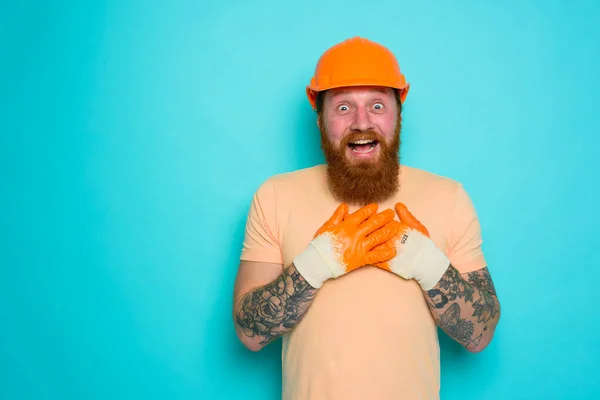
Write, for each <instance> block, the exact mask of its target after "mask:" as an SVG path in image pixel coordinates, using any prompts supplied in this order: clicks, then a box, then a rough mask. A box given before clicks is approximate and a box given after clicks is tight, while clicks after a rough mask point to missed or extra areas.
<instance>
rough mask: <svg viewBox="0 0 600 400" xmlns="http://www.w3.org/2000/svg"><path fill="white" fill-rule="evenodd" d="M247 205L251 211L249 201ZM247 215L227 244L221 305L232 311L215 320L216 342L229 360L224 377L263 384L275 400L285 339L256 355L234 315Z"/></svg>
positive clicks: (236, 220)
mask: <svg viewBox="0 0 600 400" xmlns="http://www.w3.org/2000/svg"><path fill="white" fill-rule="evenodd" d="M249 198H251V197H249ZM247 204H248V207H249V205H250V201H249V200H248V202H247ZM247 213H248V208H247V207H240V208H239V209H238V210H236V212H235V214H234V215H232V221H233V222H232V224H231V229H230V233H231V235H230V236H229V238H227V240H226V241H225V242H229V247H228V248H229V249H231V251H229V252H227V255H226V259H225V260H223V261H224V264H223V265H224V267H225V268H224V269H225V273H224V275H225V276H224V277H223V278H224V279H223V283H222V284H220V287H221V288H220V291H219V295H218V297H219V299H218V300H217V304H224V303H228V307H227V312H226V313H220V315H218V316H216V315H215V316H213V318H214V319H216V320H219V321H220V323H219V324H218V325H216V326H219V325H220V327H221V329H219V332H220V334H218V336H220V337H218V338H216V339H217V341H221V342H222V344H223V345H222V346H221V349H222V350H223V352H222V353H221V349H219V354H220V357H224V358H225V360H222V361H223V362H222V363H220V364H221V365H223V366H226V370H225V371H223V372H224V374H229V375H231V374H232V371H235V374H236V375H237V374H239V375H237V377H236V380H235V381H236V382H238V383H239V384H240V385H242V386H244V385H250V386H252V385H255V384H258V383H260V385H259V386H260V388H261V393H263V394H264V398H269V399H270V398H273V399H275V398H278V397H280V396H281V339H279V340H276V341H275V342H273V343H270V344H269V345H268V346H266V347H264V348H263V349H262V350H261V351H259V352H256V353H255V352H252V351H250V350H248V349H246V347H244V345H243V344H242V343H241V342H240V341H239V340H238V338H237V336H236V333H235V327H234V322H233V316H232V314H231V312H230V310H232V307H233V286H234V282H235V277H236V274H237V270H238V265H239V262H240V260H239V255H240V252H241V249H242V244H243V240H244V232H245V228H246V218H247ZM223 309H224V308H221V307H219V308H214V310H215V312H217V311H222V310H223ZM205 353H206V354H209V355H210V354H214V353H215V347H213V346H209V347H208V348H206V349H205ZM224 376H225V375H224ZM229 390H232V388H229ZM233 390H235V389H233ZM215 395H217V393H215ZM218 395H219V396H221V395H222V394H220V393H219V394H218ZM215 398H218V397H215Z"/></svg>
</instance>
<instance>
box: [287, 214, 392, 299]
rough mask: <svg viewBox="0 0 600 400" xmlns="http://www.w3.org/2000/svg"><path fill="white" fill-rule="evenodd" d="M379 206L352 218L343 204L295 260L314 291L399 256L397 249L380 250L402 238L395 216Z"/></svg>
mask: <svg viewBox="0 0 600 400" xmlns="http://www.w3.org/2000/svg"><path fill="white" fill-rule="evenodd" d="M376 211H377V205H376V204H369V205H367V206H364V207H362V208H361V209H359V210H357V211H356V212H354V213H353V214H350V215H348V206H347V205H346V204H341V205H340V206H339V207H338V208H337V209H336V210H335V212H334V213H333V215H332V216H331V218H329V220H328V221H327V222H325V224H323V226H322V227H321V228H320V229H319V230H318V231H317V233H316V234H315V237H314V239H313V240H312V241H311V242H310V243H309V245H308V247H307V248H306V250H305V251H303V252H302V253H301V254H300V255H298V256H297V257H296V258H295V259H294V266H295V267H296V269H297V270H298V271H299V272H300V274H302V276H303V277H304V279H306V281H307V282H308V283H309V284H310V285H311V286H312V287H314V288H320V287H321V286H322V285H323V283H324V282H325V281H326V280H328V279H331V278H337V277H339V276H341V275H344V274H346V273H348V272H350V271H353V270H355V269H357V268H359V267H362V266H363V265H374V264H376V263H379V262H383V261H387V260H390V259H391V258H392V257H394V256H395V255H396V249H395V248H393V247H384V248H378V246H379V245H381V244H383V243H385V242H387V241H389V240H390V239H391V238H393V237H394V236H396V235H397V234H398V229H399V227H398V225H397V224H393V223H392V222H393V221H392V220H393V219H394V212H393V211H392V210H385V211H382V212H381V213H379V214H375V213H376Z"/></svg>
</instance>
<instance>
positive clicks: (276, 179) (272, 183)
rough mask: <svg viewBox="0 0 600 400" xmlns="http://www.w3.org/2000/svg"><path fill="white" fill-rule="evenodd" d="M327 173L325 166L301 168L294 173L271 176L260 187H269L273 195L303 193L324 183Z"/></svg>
mask: <svg viewBox="0 0 600 400" xmlns="http://www.w3.org/2000/svg"><path fill="white" fill-rule="evenodd" d="M326 180H327V173H326V166H325V165H316V166H314V167H309V168H303V169H299V170H296V171H291V172H285V173H281V174H276V175H272V176H271V177H269V178H268V179H267V180H266V181H265V182H263V183H262V185H261V187H269V188H270V189H271V190H272V191H273V192H275V193H278V194H279V193H294V192H296V191H305V190H307V189H310V188H311V187H316V186H318V185H322V184H324V183H326Z"/></svg>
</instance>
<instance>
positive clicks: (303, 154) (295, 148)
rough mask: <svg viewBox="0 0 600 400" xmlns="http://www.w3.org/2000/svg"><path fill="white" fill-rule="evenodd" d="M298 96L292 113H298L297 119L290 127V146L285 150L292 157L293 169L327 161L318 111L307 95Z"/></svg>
mask: <svg viewBox="0 0 600 400" xmlns="http://www.w3.org/2000/svg"><path fill="white" fill-rule="evenodd" d="M298 97H299V98H298V99H297V101H295V102H294V104H293V107H294V109H293V113H291V115H296V116H297V117H296V118H297V119H296V121H294V123H293V124H292V125H291V128H290V129H292V135H291V138H290V139H291V140H290V141H289V146H290V147H289V148H288V149H287V150H285V151H286V152H287V154H288V155H289V157H290V161H291V165H290V168H292V169H300V168H308V167H312V166H314V165H318V164H323V163H324V162H325V158H324V157H323V152H322V150H321V137H320V132H319V128H318V126H317V113H316V112H315V111H313V110H312V108H311V107H310V104H309V103H308V100H307V99H306V96H298Z"/></svg>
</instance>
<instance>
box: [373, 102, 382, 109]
mask: <svg viewBox="0 0 600 400" xmlns="http://www.w3.org/2000/svg"><path fill="white" fill-rule="evenodd" d="M383 108H384V106H383V103H375V104H373V109H374V110H377V111H381V110H383Z"/></svg>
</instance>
